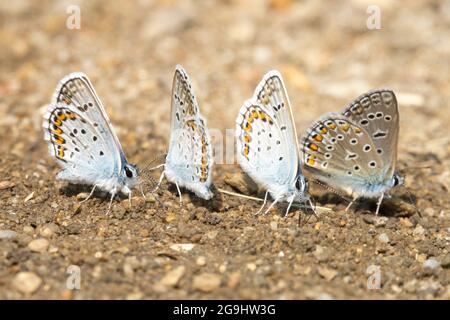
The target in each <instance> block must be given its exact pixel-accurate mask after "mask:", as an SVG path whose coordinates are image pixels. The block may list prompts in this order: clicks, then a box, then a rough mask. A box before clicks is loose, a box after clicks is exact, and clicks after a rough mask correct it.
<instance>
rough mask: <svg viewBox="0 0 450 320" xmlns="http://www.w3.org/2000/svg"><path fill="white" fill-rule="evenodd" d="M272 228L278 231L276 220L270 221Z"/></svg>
mask: <svg viewBox="0 0 450 320" xmlns="http://www.w3.org/2000/svg"><path fill="white" fill-rule="evenodd" d="M270 229H272V231H277V230H278V223H277V222H276V221H271V222H270Z"/></svg>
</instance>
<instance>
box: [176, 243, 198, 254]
mask: <svg viewBox="0 0 450 320" xmlns="http://www.w3.org/2000/svg"><path fill="white" fill-rule="evenodd" d="M194 247H195V244H193V243H175V244H173V245H171V246H170V249H172V250H174V251H178V252H182V251H186V252H187V251H191V250H192V249H194Z"/></svg>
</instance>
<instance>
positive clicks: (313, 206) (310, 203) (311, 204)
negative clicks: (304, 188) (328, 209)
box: [308, 198, 319, 218]
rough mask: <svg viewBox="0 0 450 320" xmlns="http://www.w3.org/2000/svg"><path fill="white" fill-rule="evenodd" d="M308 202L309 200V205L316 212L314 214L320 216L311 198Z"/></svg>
mask: <svg viewBox="0 0 450 320" xmlns="http://www.w3.org/2000/svg"><path fill="white" fill-rule="evenodd" d="M308 202H309V205H310V206H311V209H312V211H313V212H314V215H315V216H316V218H319V215H318V214H317V212H316V209H315V205H313V203H312V201H311V198H308Z"/></svg>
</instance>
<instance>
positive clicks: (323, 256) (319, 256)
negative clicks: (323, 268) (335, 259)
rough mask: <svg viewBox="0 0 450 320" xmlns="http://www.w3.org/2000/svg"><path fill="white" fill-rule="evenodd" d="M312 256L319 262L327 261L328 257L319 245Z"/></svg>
mask: <svg viewBox="0 0 450 320" xmlns="http://www.w3.org/2000/svg"><path fill="white" fill-rule="evenodd" d="M313 254H314V257H316V259H317V260H318V261H319V262H324V261H327V260H328V257H329V255H328V252H327V250H326V249H325V248H324V247H322V246H320V245H317V246H316V250H315V251H314V253H313Z"/></svg>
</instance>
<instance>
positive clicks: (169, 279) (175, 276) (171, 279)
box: [160, 266, 186, 287]
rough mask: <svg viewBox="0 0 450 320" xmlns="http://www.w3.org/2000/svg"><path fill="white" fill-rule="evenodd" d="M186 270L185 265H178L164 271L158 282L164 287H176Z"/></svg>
mask: <svg viewBox="0 0 450 320" xmlns="http://www.w3.org/2000/svg"><path fill="white" fill-rule="evenodd" d="M185 272H186V267H185V266H178V267H176V268H175V269H173V270H171V271H169V272H167V273H166V275H165V276H164V277H163V278H162V279H161V281H160V284H162V285H163V286H166V287H176V286H177V285H178V283H179V282H180V280H181V278H182V277H183V275H184V273H185Z"/></svg>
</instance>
